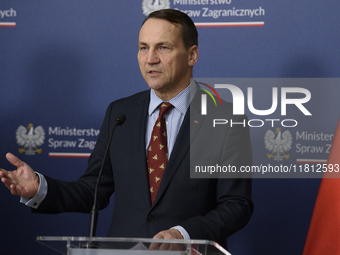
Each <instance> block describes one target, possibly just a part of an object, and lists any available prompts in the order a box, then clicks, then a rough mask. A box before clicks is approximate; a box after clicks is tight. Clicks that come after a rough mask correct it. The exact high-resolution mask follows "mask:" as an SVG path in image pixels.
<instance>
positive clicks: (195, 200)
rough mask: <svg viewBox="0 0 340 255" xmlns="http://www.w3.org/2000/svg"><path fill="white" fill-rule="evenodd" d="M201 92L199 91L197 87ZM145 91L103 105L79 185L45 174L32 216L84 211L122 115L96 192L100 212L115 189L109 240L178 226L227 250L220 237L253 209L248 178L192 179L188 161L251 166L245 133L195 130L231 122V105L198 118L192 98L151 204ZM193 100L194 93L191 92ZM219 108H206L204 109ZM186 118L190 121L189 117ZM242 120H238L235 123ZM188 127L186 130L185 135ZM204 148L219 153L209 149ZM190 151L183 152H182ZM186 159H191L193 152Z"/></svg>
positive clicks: (240, 225) (245, 219) (197, 99)
mask: <svg viewBox="0 0 340 255" xmlns="http://www.w3.org/2000/svg"><path fill="white" fill-rule="evenodd" d="M199 91H200V90H199ZM149 94H150V91H149V90H148V91H144V92H141V93H138V94H135V95H133V96H131V97H128V98H124V99H120V100H117V101H115V102H113V103H111V104H110V106H109V107H108V109H107V112H106V116H105V119H104V122H103V125H102V128H101V131H100V135H99V137H98V140H97V144H96V146H95V149H94V150H93V153H92V154H91V156H90V158H89V164H88V169H87V171H86V172H85V174H84V175H83V176H81V177H80V179H79V180H78V181H75V182H63V181H58V180H54V179H51V178H49V177H46V179H47V182H48V194H47V196H46V198H45V200H44V201H43V202H42V204H41V205H40V207H39V208H38V209H37V210H33V211H34V212H40V213H60V212H66V211H67V212H89V211H90V210H91V207H92V203H93V192H94V187H95V184H96V179H97V176H98V172H99V168H100V165H101V162H102V160H103V155H104V152H105V148H106V145H107V142H108V137H109V133H110V132H111V130H112V128H113V126H114V123H115V119H116V117H117V116H118V115H120V114H125V115H126V121H125V123H124V124H123V126H121V127H117V128H116V130H115V133H114V136H113V140H112V143H111V146H110V151H109V157H108V159H107V162H106V164H105V168H104V171H103V175H102V178H101V184H100V188H99V191H98V194H99V195H98V208H99V209H103V208H105V207H106V206H107V205H108V203H109V198H110V196H111V195H112V194H113V193H114V192H115V204H114V210H113V216H112V223H111V227H110V229H109V232H108V236H112V237H147V238H152V237H153V236H154V235H155V234H157V233H158V232H159V231H162V230H166V229H169V228H170V227H173V226H176V225H181V226H182V227H184V228H185V229H186V230H187V232H188V233H189V235H190V237H191V238H192V239H208V240H214V241H216V242H218V243H220V244H221V245H223V246H226V238H227V237H228V236H230V235H231V234H233V233H235V232H236V231H238V230H239V229H241V228H243V227H244V226H245V225H246V224H247V222H248V220H249V218H250V216H251V214H252V211H253V203H252V201H251V180H249V179H230V178H229V179H205V178H203V179H192V178H190V171H189V168H190V151H191V153H193V152H194V153H195V154H196V155H194V157H198V158H200V157H203V158H207V159H211V158H214V160H218V163H219V164H221V165H223V164H224V165H228V164H233V165H238V166H239V165H250V164H251V161H252V156H251V145H250V138H249V130H248V128H240V129H231V128H228V127H227V126H224V127H223V128H224V129H225V135H224V136H223V137H221V135H220V134H219V135H214V133H211V134H209V138H208V139H198V138H204V137H205V136H207V134H205V133H204V132H201V133H200V130H206V129H205V128H204V126H206V127H207V125H212V119H213V118H216V117H217V118H221V115H220V114H221V113H223V117H225V118H226V119H230V118H233V117H232V114H231V113H232V105H231V104H225V103H224V106H223V107H222V106H219V107H222V108H219V109H220V110H219V111H218V113H215V114H209V112H208V115H207V116H202V115H201V114H200V96H196V97H195V98H194V100H193V101H192V103H191V105H190V107H189V108H190V110H189V109H188V112H187V114H186V116H185V119H184V121H183V124H182V126H181V129H180V131H179V134H178V137H177V140H176V142H175V145H174V148H173V151H172V154H171V157H170V159H169V161H168V164H167V166H166V169H165V172H164V175H163V178H162V182H161V184H160V188H159V191H158V193H157V197H156V199H155V201H154V203H153V204H152V205H151V202H150V195H149V185H148V175H147V164H146V150H145V127H146V119H147V112H148V105H149V100H150V98H149ZM197 94H198V95H199V94H200V93H197ZM210 109H218V107H216V106H215V105H209V104H208V110H210ZM190 115H191V116H190ZM242 117H243V118H244V116H240V117H239V118H242ZM190 126H191V130H190ZM207 143H210V144H211V145H213V146H216V148H219V149H218V151H219V153H218V155H216V151H215V152H212V150H211V149H209V146H207ZM190 146H191V148H193V149H194V150H190V149H189V148H190ZM192 156H193V155H192Z"/></svg>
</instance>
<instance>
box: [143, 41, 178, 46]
mask: <svg viewBox="0 0 340 255" xmlns="http://www.w3.org/2000/svg"><path fill="white" fill-rule="evenodd" d="M138 45H140V46H144V45H149V44H148V43H145V42H138ZM160 45H172V43H171V42H169V41H162V42H158V43H156V46H160Z"/></svg>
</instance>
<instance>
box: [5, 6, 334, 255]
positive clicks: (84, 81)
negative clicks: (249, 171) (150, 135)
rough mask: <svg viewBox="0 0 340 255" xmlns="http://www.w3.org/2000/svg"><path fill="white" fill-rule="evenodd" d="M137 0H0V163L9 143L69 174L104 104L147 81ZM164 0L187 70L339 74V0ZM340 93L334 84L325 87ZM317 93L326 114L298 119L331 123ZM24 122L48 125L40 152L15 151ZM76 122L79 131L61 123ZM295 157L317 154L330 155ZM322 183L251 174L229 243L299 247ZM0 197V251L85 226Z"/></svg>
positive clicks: (37, 249)
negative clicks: (191, 27) (182, 28)
mask: <svg viewBox="0 0 340 255" xmlns="http://www.w3.org/2000/svg"><path fill="white" fill-rule="evenodd" d="M160 2H164V1H160ZM165 2H166V1H165ZM195 3H196V4H195ZM198 3H200V4H198ZM142 4H143V1H142V0H138V1H136V0H135V1H116V0H111V1H107V0H102V1H91V0H82V1H80V0H73V1H65V0H59V1H42V0H35V1H30V2H27V1H20V2H19V1H13V0H5V1H1V3H0V60H1V61H0V88H1V93H0V109H1V111H0V121H1V122H0V123H1V132H0V141H1V146H0V167H2V168H4V169H7V170H11V169H13V167H12V166H11V165H10V164H9V163H8V162H7V161H6V159H5V154H6V153H7V152H13V153H14V154H16V155H17V156H19V157H20V158H21V159H22V160H24V161H26V162H27V163H28V164H29V165H31V166H32V168H33V169H35V170H36V171H38V172H41V173H43V174H46V175H48V176H51V177H55V178H59V179H62V180H67V181H71V180H75V179H77V178H78V177H79V176H80V175H81V173H83V171H84V170H85V168H86V164H87V158H86V155H87V154H88V153H90V152H91V144H92V145H93V142H94V141H95V140H96V130H98V129H99V128H100V125H101V122H102V120H103V117H104V113H105V110H106V107H107V106H108V104H109V103H110V102H111V101H113V100H115V99H118V98H121V97H125V96H129V95H131V94H134V93H136V92H138V91H141V90H145V89H147V88H148V87H147V85H146V84H145V82H144V80H143V78H142V76H141V74H140V71H139V67H138V63H137V41H138V32H139V29H140V27H141V23H142V21H143V19H144V18H145V15H144V14H143V5H142ZM169 4H170V7H171V8H176V9H180V10H183V11H185V12H187V13H188V14H190V15H192V18H193V20H194V22H196V23H197V26H198V33H199V53H200V55H199V61H198V63H197V65H196V66H195V68H194V75H195V77H198V78H204V79H205V78H338V77H340V64H339V59H340V51H339V45H340V36H339V22H340V18H339V15H338V11H339V9H340V2H338V1H327V2H321V1H317V0H308V1H307V0H303V1H292V0H286V1H269V0H255V1H250V0H225V1H222V0H214V1H184V0H183V1H176V0H173V1H169ZM144 6H145V5H144ZM146 10H147V8H146ZM213 15H215V16H213ZM216 15H217V16H216ZM217 22H218V23H217ZM230 22H234V23H230ZM235 22H236V23H235ZM239 22H242V23H239ZM254 22H256V23H254ZM210 85H213V84H210ZM309 89H310V90H311V91H315V92H312V93H313V94H312V96H313V97H318V94H322V93H324V87H323V85H322V84H320V85H313V87H310V88H309ZM339 92H340V88H338V87H335V86H333V87H332V88H331V90H328V92H327V93H329V95H339ZM324 95H325V94H324ZM326 95H327V94H326ZM325 99H326V100H327V96H326V97H325ZM311 102H312V101H311ZM315 104H317V106H320V107H319V108H318V107H316V105H315V106H314V107H315V109H316V110H315V111H320V112H318V113H319V114H322V116H323V117H324V119H323V120H322V121H323V124H324V125H320V123H319V125H318V129H313V125H314V123H315V122H313V121H315V119H313V121H309V122H306V123H303V128H304V129H305V130H307V131H308V132H313V131H317V132H325V133H332V132H334V131H335V127H336V124H337V121H338V117H339V104H338V103H337V104H335V107H333V108H332V109H329V108H328V107H322V101H321V102H320V101H315ZM29 124H32V125H33V126H34V127H37V126H42V127H43V129H44V131H45V140H44V144H42V145H40V146H38V147H39V149H42V152H41V153H38V152H36V151H35V150H34V153H31V154H34V155H27V154H26V152H27V151H28V149H27V148H26V149H25V150H26V151H21V153H20V152H19V149H20V148H21V149H22V148H23V146H21V145H19V144H18V143H17V138H16V131H17V129H18V128H19V126H24V127H25V128H27V126H28V125H29ZM74 129H76V130H84V131H77V132H78V133H74V132H70V131H67V130H74ZM65 130H66V131H65ZM64 131H65V132H64ZM62 132H64V133H62ZM252 141H253V150H254V151H257V150H258V149H259V148H260V149H261V150H263V151H264V145H263V135H261V136H257V135H256V134H255V136H254V137H252ZM294 146H295V145H294ZM293 150H295V152H296V147H294V149H293ZM55 153H61V154H59V157H56V154H55ZM70 153H77V155H76V156H77V157H76V156H74V154H70ZM266 153H267V152H266ZM84 155H85V156H84ZM264 155H265V154H264ZM296 157H297V156H296ZM303 157H307V158H310V159H311V158H317V159H326V158H327V154H325V153H323V154H318V155H315V154H308V153H307V154H305V155H303ZM319 183H320V179H255V180H254V182H253V199H254V203H255V211H254V214H253V217H252V218H251V221H250V223H249V224H248V225H247V226H246V227H245V228H244V229H243V230H241V231H240V232H238V233H237V234H235V235H234V236H232V237H231V238H230V241H229V246H230V247H229V249H230V252H231V253H233V254H253V255H260V254H277V255H280V254H282V255H283V254H301V253H302V250H303V246H304V242H305V239H306V236H307V231H308V226H309V222H310V218H311V215H312V211H313V206H314V202H315V198H316V195H317V191H318V188H319ZM0 196H1V210H0V219H1V220H0V230H1V233H0V251H1V254H27V253H29V254H30V253H34V254H46V253H48V254H52V253H51V252H50V251H49V250H48V249H47V248H46V247H44V246H42V245H40V244H38V243H37V242H36V241H35V238H36V236H43V235H48V236H54V235H55V236H63V235H68V236H69V235H70V236H72V235H75V236H86V235H87V233H88V217H89V216H88V215H87V214H86V215H85V214H74V213H69V214H60V215H33V214H31V213H30V210H29V209H28V208H26V207H25V206H24V205H22V204H20V203H19V201H18V200H19V199H18V198H17V197H13V196H12V195H11V194H10V193H9V192H8V190H7V189H6V188H5V187H4V186H1V187H0ZM113 205H114V198H112V203H111V204H110V206H109V207H108V208H107V209H105V210H104V211H102V212H100V219H99V226H98V236H105V235H106V231H107V229H108V222H110V220H111V212H112V206H113ZM18 243H20V245H18Z"/></svg>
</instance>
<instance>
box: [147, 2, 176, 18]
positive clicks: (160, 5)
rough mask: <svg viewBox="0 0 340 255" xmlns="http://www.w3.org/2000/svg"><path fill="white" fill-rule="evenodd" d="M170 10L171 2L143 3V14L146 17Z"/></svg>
mask: <svg viewBox="0 0 340 255" xmlns="http://www.w3.org/2000/svg"><path fill="white" fill-rule="evenodd" d="M169 8H170V1H169V0H143V3H142V9H143V14H144V15H145V16H148V15H149V14H150V13H151V12H154V11H158V10H162V9H169Z"/></svg>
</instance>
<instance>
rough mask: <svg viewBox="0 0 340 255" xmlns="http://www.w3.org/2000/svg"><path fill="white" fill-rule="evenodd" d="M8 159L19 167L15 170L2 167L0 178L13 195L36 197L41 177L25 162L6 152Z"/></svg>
mask: <svg viewBox="0 0 340 255" xmlns="http://www.w3.org/2000/svg"><path fill="white" fill-rule="evenodd" d="M6 158H7V160H8V161H9V162H10V163H11V164H12V165H14V166H16V167H17V169H16V170H14V171H6V170H5V169H1V168H0V178H1V181H2V182H3V183H4V184H5V186H6V187H7V188H8V189H9V190H10V191H11V193H12V194H13V195H17V196H21V197H34V196H35V194H37V192H38V189H39V177H38V176H37V175H36V173H35V172H34V171H33V169H32V168H31V167H30V166H29V165H27V164H26V163H25V162H23V161H21V160H20V159H19V158H17V157H16V156H14V155H13V154H12V153H7V154H6Z"/></svg>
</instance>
